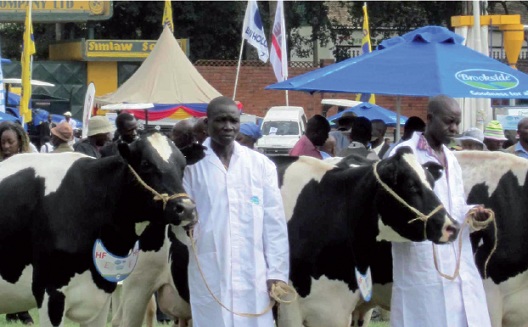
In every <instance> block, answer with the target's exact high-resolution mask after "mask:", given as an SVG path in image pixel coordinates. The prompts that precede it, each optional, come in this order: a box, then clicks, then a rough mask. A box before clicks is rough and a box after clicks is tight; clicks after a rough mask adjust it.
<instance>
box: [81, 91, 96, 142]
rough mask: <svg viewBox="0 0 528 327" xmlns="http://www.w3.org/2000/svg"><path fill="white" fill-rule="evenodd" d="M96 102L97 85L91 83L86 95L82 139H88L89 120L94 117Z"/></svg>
mask: <svg viewBox="0 0 528 327" xmlns="http://www.w3.org/2000/svg"><path fill="white" fill-rule="evenodd" d="M94 100H95V85H94V83H90V84H89V85H88V88H87V89H86V95H85V96H84V108H83V117H82V138H83V139H84V138H87V137H88V120H90V117H91V116H92V109H93V105H94Z"/></svg>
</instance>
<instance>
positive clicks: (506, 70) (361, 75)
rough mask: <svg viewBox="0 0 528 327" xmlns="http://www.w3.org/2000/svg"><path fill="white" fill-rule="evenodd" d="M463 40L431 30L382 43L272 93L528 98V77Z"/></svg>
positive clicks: (441, 30)
mask: <svg viewBox="0 0 528 327" xmlns="http://www.w3.org/2000/svg"><path fill="white" fill-rule="evenodd" d="M462 41H463V38H462V37H461V36H459V35H457V34H455V33H453V32H450V31H449V30H448V29H446V28H443V27H439V26H426V27H422V28H419V29H417V30H415V31H413V32H410V33H407V34H405V35H403V36H401V37H396V38H392V39H389V40H386V41H383V42H382V43H381V44H380V45H379V46H378V49H376V50H375V51H373V52H371V53H368V54H364V55H362V56H359V57H356V58H351V59H348V60H345V61H342V62H339V63H336V64H333V65H330V66H327V67H324V68H320V69H316V70H313V71H311V72H308V73H306V74H303V75H300V76H296V77H294V78H291V79H289V80H286V81H284V82H280V83H276V84H273V85H269V86H268V87H266V89H268V90H297V91H306V92H337V93H375V94H390V95H398V96H435V95H439V94H445V95H448V96H451V97H457V98H528V75H526V74H524V73H522V72H520V71H518V70H515V69H513V68H511V67H509V66H508V65H506V64H503V63H501V62H500V61H497V60H495V59H492V58H489V57H487V56H485V55H483V54H481V53H479V52H477V51H475V50H472V49H470V48H468V47H466V46H464V45H462Z"/></svg>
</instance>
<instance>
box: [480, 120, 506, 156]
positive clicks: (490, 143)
mask: <svg viewBox="0 0 528 327" xmlns="http://www.w3.org/2000/svg"><path fill="white" fill-rule="evenodd" d="M506 140H508V139H507V138H506V136H504V129H503V128H502V125H501V123H500V122H499V121H498V120H492V121H490V122H489V123H488V124H487V125H486V127H485V128H484V144H485V145H486V147H487V148H488V150H490V151H500V150H501V149H502V144H503V143H504V141H506Z"/></svg>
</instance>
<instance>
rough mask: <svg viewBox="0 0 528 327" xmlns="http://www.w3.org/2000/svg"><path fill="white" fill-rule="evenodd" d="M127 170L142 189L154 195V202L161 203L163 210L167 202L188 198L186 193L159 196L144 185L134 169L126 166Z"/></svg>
mask: <svg viewBox="0 0 528 327" xmlns="http://www.w3.org/2000/svg"><path fill="white" fill-rule="evenodd" d="M128 168H130V171H131V172H132V175H134V176H135V177H136V180H137V181H138V182H139V184H141V185H143V187H144V188H146V189H147V190H149V191H150V192H151V193H152V194H154V201H163V210H165V207H166V206H167V202H169V201H170V200H174V199H178V198H184V197H187V198H190V196H189V194H187V193H176V194H173V195H168V194H167V193H162V194H160V193H158V191H156V190H155V189H153V188H152V187H150V186H148V185H147V183H145V181H144V180H143V179H141V177H140V176H139V174H138V173H137V172H136V171H135V170H134V168H132V166H131V165H128Z"/></svg>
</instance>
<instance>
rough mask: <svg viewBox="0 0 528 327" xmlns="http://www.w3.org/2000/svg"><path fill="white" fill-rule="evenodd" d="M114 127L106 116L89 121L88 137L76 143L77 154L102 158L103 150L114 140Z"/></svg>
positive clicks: (74, 147)
mask: <svg viewBox="0 0 528 327" xmlns="http://www.w3.org/2000/svg"><path fill="white" fill-rule="evenodd" d="M113 132H114V127H113V126H112V124H111V123H110V121H109V120H108V118H107V117H106V116H93V117H91V118H90V120H89V121H88V137H87V138H85V139H83V140H81V141H79V142H77V143H75V145H74V146H73V149H74V150H75V152H81V153H84V154H86V155H89V156H92V157H94V158H101V148H102V147H103V146H105V145H106V144H107V143H108V142H110V140H111V139H112V133H113Z"/></svg>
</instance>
